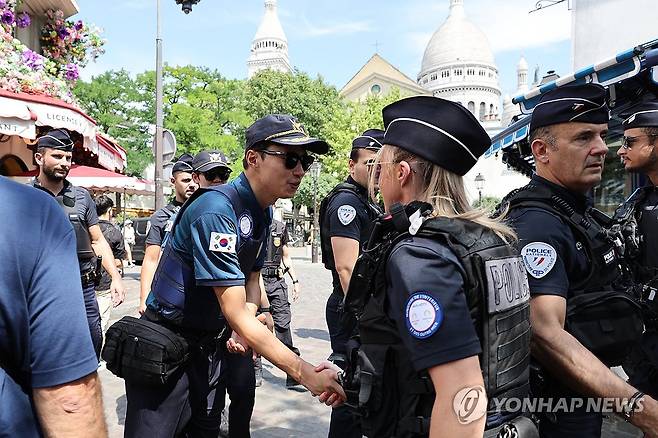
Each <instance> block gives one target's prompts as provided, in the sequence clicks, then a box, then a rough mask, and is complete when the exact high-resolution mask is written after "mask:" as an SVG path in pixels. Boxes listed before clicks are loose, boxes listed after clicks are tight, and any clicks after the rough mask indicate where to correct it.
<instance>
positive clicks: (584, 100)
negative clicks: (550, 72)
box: [530, 83, 610, 131]
mask: <svg viewBox="0 0 658 438" xmlns="http://www.w3.org/2000/svg"><path fill="white" fill-rule="evenodd" d="M609 119H610V112H609V111H608V105H607V103H606V91H605V88H604V87H603V86H601V85H599V84H594V83H589V84H580V85H565V86H563V87H558V88H555V89H553V90H551V91H549V92H547V93H546V94H544V95H543V96H542V97H541V99H539V103H538V104H537V105H536V106H535V108H534V109H533V110H532V118H531V119H530V131H532V130H534V129H536V128H541V127H544V126H550V125H557V124H559V123H569V122H581V123H596V124H601V123H608V121H609Z"/></svg>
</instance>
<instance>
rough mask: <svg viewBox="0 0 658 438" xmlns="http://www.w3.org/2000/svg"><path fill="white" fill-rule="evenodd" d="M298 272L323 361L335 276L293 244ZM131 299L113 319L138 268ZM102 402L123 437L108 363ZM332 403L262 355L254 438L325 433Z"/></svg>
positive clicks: (313, 344) (311, 346)
mask: <svg viewBox="0 0 658 438" xmlns="http://www.w3.org/2000/svg"><path fill="white" fill-rule="evenodd" d="M292 250H293V257H296V259H295V266H296V268H297V274H298V276H299V278H300V284H301V286H302V294H301V298H300V299H299V300H298V302H296V303H293V305H292V312H293V321H292V327H293V338H294V342H295V345H296V346H297V347H298V348H299V349H300V351H301V353H302V356H303V357H304V358H305V359H306V360H307V361H309V362H311V363H318V362H320V361H322V360H324V359H325V358H326V357H327V356H328V354H329V350H330V347H329V334H328V332H327V326H326V323H325V316H324V308H325V302H326V300H327V297H328V296H329V294H330V293H331V275H330V274H329V272H328V271H326V270H325V269H324V268H323V267H322V265H320V264H311V263H310V262H309V260H308V259H307V257H308V256H309V255H310V251H308V248H293V249H292ZM124 280H125V283H126V286H127V300H126V302H125V303H124V304H122V305H121V306H120V307H119V308H117V309H115V310H114V312H113V314H112V322H114V321H115V320H117V319H120V318H121V317H122V316H124V315H135V314H136V313H137V305H138V297H139V267H135V268H128V269H127V270H126V276H125V279H124ZM100 376H101V380H102V382H103V402H104V405H105V415H106V419H107V423H108V428H109V431H110V437H112V438H118V437H121V436H123V424H124V418H125V409H126V397H125V393H124V386H123V381H122V380H121V379H118V378H116V377H115V376H114V375H112V374H111V373H110V372H109V371H107V370H106V369H104V368H101V370H100ZM328 426H329V408H328V407H326V406H324V405H322V404H320V403H319V402H318V401H317V400H316V399H314V398H313V397H311V395H310V394H309V393H308V392H297V391H291V390H286V389H285V373H283V372H282V371H280V370H279V369H278V368H276V367H274V366H272V365H271V364H270V363H269V362H267V361H266V360H263V385H262V386H261V387H260V388H257V390H256V406H255V408H254V413H253V417H252V423H251V430H252V437H254V438H283V437H300V438H301V437H304V438H320V437H326V436H327V430H328ZM604 429H605V431H604V435H603V436H604V437H606V438H608V437H610V438H612V437H623V438H626V437H628V438H630V437H637V436H641V434H638V433H637V431H636V430H635V429H634V428H633V427H632V426H630V425H629V424H627V423H625V422H623V421H621V420H619V419H618V418H617V417H615V416H613V418H611V419H610V420H606V422H605V425H604Z"/></svg>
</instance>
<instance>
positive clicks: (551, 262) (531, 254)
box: [521, 242, 557, 278]
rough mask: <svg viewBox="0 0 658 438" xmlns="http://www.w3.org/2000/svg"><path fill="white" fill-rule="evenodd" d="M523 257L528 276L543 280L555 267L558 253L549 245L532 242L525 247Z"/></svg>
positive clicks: (522, 252) (522, 251)
mask: <svg viewBox="0 0 658 438" xmlns="http://www.w3.org/2000/svg"><path fill="white" fill-rule="evenodd" d="M521 257H523V264H524V265H525V269H526V271H528V274H530V275H532V276H533V277H535V278H542V277H544V276H546V274H548V273H549V272H551V269H553V266H555V262H556V261H557V251H555V248H553V247H552V246H551V245H549V244H548V243H544V242H532V243H529V244H527V245H526V246H524V247H523V249H522V250H521Z"/></svg>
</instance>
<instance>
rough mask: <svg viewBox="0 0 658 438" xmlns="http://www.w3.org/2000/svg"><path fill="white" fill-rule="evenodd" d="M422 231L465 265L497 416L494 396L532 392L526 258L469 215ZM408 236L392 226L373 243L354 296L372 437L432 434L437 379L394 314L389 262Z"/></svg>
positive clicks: (362, 400)
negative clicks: (418, 363) (418, 364)
mask: <svg viewBox="0 0 658 438" xmlns="http://www.w3.org/2000/svg"><path fill="white" fill-rule="evenodd" d="M378 222H379V221H378ZM389 222H390V221H389ZM379 226H383V227H387V226H390V225H382V223H381V222H379V223H378V224H377V225H376V227H379ZM376 233H377V231H375V233H374V234H373V237H372V239H375V234H376ZM416 236H419V237H426V238H430V239H434V240H437V241H439V242H441V243H442V244H443V245H445V246H447V247H448V248H450V249H451V250H452V251H453V252H454V253H455V255H457V257H458V258H459V260H460V261H461V263H462V267H463V269H464V273H463V275H464V274H465V275H464V277H463V280H464V289H463V291H464V294H465V295H466V299H467V303H468V307H469V310H470V315H471V318H472V321H473V325H474V326H475V328H476V332H477V334H478V337H479V339H480V343H481V347H482V354H481V356H480V364H481V367H482V375H483V377H484V384H485V390H486V392H487V396H488V397H489V406H488V415H489V416H493V415H494V414H496V411H495V406H496V404H495V403H494V400H496V399H503V398H509V397H524V396H526V395H527V393H528V390H529V383H528V381H529V361H530V348H529V342H530V314H529V297H530V293H529V289H528V282H527V277H526V273H525V269H524V267H523V263H522V260H521V258H520V257H519V255H518V253H517V251H516V250H514V249H513V248H512V247H511V246H510V245H508V244H506V243H505V242H504V241H503V240H502V239H501V238H499V237H498V236H497V235H496V234H494V233H493V232H492V231H490V230H488V229H486V228H484V227H482V226H480V225H477V224H475V223H473V222H470V221H466V220H461V219H447V218H433V219H428V220H427V221H426V222H425V223H424V224H423V225H422V226H421V228H420V229H419V231H418V232H417V234H416ZM408 237H409V233H408V232H402V233H400V232H398V231H392V232H389V233H384V234H383V236H382V237H381V238H380V239H377V240H375V241H373V242H369V246H368V249H367V250H366V251H365V252H364V253H363V255H362V256H361V257H360V258H359V260H358V261H357V265H356V266H355V268H354V274H353V276H352V281H351V282H350V288H349V291H348V294H347V297H346V303H345V305H346V308H347V309H348V311H349V312H352V313H353V314H354V315H355V316H356V318H357V320H358V329H359V334H360V342H361V345H360V348H359V351H358V352H355V351H354V350H352V351H349V353H348V354H349V356H350V357H349V361H350V367H352V369H355V370H356V373H357V374H358V376H357V379H358V380H360V382H359V385H360V388H359V390H358V391H357V392H358V403H355V404H358V406H359V410H360V411H361V414H362V415H363V427H364V433H365V434H366V435H367V436H371V437H389V436H395V437H407V436H409V437H411V436H419V435H421V436H426V435H427V434H428V432H429V418H430V416H431V411H432V406H433V403H434V388H433V384H432V382H431V380H430V379H429V376H428V375H427V373H426V372H422V373H418V372H415V371H414V367H413V364H412V363H411V361H410V359H409V353H408V351H407V350H406V348H405V347H404V344H403V342H402V340H401V339H400V337H399V335H398V328H397V327H396V325H395V322H394V321H393V320H391V319H390V318H389V317H388V315H387V307H388V305H389V303H388V302H387V297H386V284H385V281H386V280H385V278H386V273H385V271H384V270H385V267H386V261H387V259H388V256H389V254H390V251H391V250H392V249H393V247H394V246H395V244H396V243H397V242H399V241H401V240H402V239H405V238H408ZM359 378H360V379H359ZM367 382H372V384H367ZM364 383H366V384H364ZM491 418H493V417H491Z"/></svg>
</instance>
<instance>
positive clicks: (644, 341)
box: [624, 330, 658, 398]
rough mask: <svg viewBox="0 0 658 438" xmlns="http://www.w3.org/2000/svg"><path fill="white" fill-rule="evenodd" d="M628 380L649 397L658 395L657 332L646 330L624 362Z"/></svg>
mask: <svg viewBox="0 0 658 438" xmlns="http://www.w3.org/2000/svg"><path fill="white" fill-rule="evenodd" d="M624 371H625V372H626V374H628V377H629V379H628V382H629V383H630V384H631V385H633V386H634V387H636V388H637V389H639V390H641V391H642V392H644V393H645V394H649V395H650V396H651V397H653V398H656V397H658V332H656V331H655V330H648V331H646V332H645V333H644V334H643V335H642V338H641V340H640V342H639V343H638V345H637V346H635V348H634V349H633V352H632V353H631V354H630V356H629V357H628V358H627V360H626V361H625V362H624Z"/></svg>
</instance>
